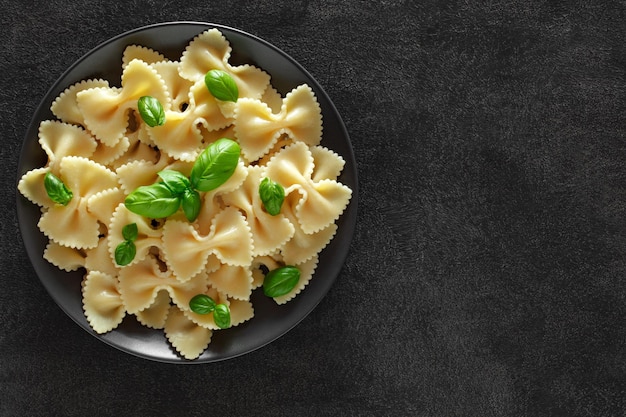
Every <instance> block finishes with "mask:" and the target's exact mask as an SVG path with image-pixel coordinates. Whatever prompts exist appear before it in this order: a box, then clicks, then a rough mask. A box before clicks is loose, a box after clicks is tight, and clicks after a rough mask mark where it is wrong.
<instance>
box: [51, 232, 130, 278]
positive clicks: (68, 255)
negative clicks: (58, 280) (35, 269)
mask: <svg viewBox="0 0 626 417" xmlns="http://www.w3.org/2000/svg"><path fill="white" fill-rule="evenodd" d="M107 239H108V238H107V237H106V236H104V237H101V238H100V242H99V243H98V245H97V246H96V247H94V248H91V249H76V248H70V247H67V246H62V245H59V244H58V243H56V242H52V241H51V242H48V244H47V245H46V249H45V250H44V253H43V257H44V259H45V260H46V261H48V262H50V263H51V264H52V265H54V266H56V267H57V268H59V269H62V270H64V271H68V272H69V271H76V270H78V269H79V268H85V270H86V271H87V273H89V272H94V271H97V272H102V273H104V274H107V275H111V276H113V277H117V273H118V271H119V269H118V267H117V265H115V264H114V262H113V261H112V259H111V257H110V256H109V249H108V244H107Z"/></svg>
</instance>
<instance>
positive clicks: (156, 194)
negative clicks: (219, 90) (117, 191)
mask: <svg viewBox="0 0 626 417" xmlns="http://www.w3.org/2000/svg"><path fill="white" fill-rule="evenodd" d="M240 151H241V149H240V148H239V145H238V144H237V142H235V141H233V140H231V139H226V138H222V139H218V140H217V141H215V142H213V143H212V144H210V145H209V146H207V147H206V149H204V150H203V151H202V153H201V154H200V156H199V157H198V159H196V162H194V164H193V167H192V169H191V175H190V178H187V177H186V176H185V175H183V174H182V173H180V172H178V171H174V170H171V169H166V170H163V171H161V172H159V173H158V174H157V175H158V176H159V177H160V178H161V180H162V181H161V182H157V183H154V184H152V185H143V186H141V187H139V188H137V189H136V190H135V191H133V192H132V193H130V194H129V195H128V196H127V197H126V199H125V200H124V204H125V205H126V208H127V209H128V210H130V211H132V212H133V213H136V214H139V215H140V216H145V217H149V218H153V219H160V218H165V217H169V216H171V215H172V214H174V213H176V211H178V209H179V208H181V206H182V209H183V212H184V213H185V217H187V220H189V221H190V222H193V221H194V220H196V218H197V217H198V215H199V214H200V209H201V199H200V194H199V192H198V191H202V192H205V191H211V190H213V189H215V188H217V187H219V186H220V185H222V184H223V183H225V182H226V181H227V180H228V179H229V178H230V177H231V176H232V175H233V173H234V172H235V169H237V164H238V163H239V153H240Z"/></svg>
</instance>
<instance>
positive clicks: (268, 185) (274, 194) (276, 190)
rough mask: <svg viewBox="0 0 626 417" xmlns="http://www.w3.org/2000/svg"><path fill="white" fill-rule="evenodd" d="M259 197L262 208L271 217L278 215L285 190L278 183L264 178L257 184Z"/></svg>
mask: <svg viewBox="0 0 626 417" xmlns="http://www.w3.org/2000/svg"><path fill="white" fill-rule="evenodd" d="M259 196H260V197H261V201H262V202H263V207H265V211H267V212H268V213H269V214H271V215H272V216H276V215H277V214H278V213H280V207H281V206H282V205H283V201H285V189H284V188H283V186H282V185H280V184H279V183H277V182H275V181H272V180H271V179H269V178H264V179H263V181H261V184H259Z"/></svg>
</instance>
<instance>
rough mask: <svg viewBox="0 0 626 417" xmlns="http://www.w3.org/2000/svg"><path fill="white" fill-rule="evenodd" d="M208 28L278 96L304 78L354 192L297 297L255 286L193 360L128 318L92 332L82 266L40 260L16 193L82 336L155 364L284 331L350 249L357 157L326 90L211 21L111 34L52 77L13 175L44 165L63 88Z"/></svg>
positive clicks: (242, 347) (209, 354) (47, 274)
mask: <svg viewBox="0 0 626 417" xmlns="http://www.w3.org/2000/svg"><path fill="white" fill-rule="evenodd" d="M211 28H217V29H218V30H220V31H221V32H222V34H223V35H224V36H225V37H226V38H227V39H228V41H229V42H230V44H231V46H232V49H233V53H232V57H231V60H230V62H231V63H234V64H240V63H250V64H253V65H256V66H258V67H260V68H262V69H263V70H265V71H266V72H268V73H269V74H270V75H271V77H272V85H273V86H274V87H275V88H276V89H277V90H278V91H279V92H280V93H281V94H283V95H284V94H286V93H287V92H289V91H290V90H291V89H293V88H295V87H296V86H298V85H300V84H303V83H307V84H308V85H309V86H310V87H311V88H312V89H313V90H314V92H315V94H316V96H317V99H318V101H319V103H320V106H321V108H322V115H323V122H324V129H323V138H322V145H324V146H326V147H328V148H330V149H332V150H334V151H335V152H337V153H338V154H339V155H341V156H342V157H343V158H344V159H345V160H346V166H345V168H344V170H343V172H342V174H341V176H340V178H339V181H340V182H342V183H343V184H345V185H347V186H348V187H350V188H351V189H352V190H353V194H352V199H351V201H350V204H349V205H348V207H347V209H346V211H345V212H344V213H343V215H342V216H341V217H340V219H339V220H338V222H337V224H338V226H339V228H338V231H337V234H336V236H335V238H334V239H333V241H332V242H331V243H330V244H329V245H328V246H327V247H326V248H325V249H324V250H323V251H322V253H321V254H320V259H319V264H318V267H317V270H316V272H315V275H314V277H313V279H312V280H311V282H310V283H309V285H308V286H307V288H305V290H304V291H302V293H300V294H299V295H298V296H297V297H296V298H295V299H293V300H292V301H290V302H288V303H287V304H285V305H282V306H278V305H276V304H275V303H274V301H273V300H271V299H269V298H267V297H265V296H263V295H262V294H261V293H260V292H259V291H258V290H257V291H255V292H254V293H253V295H252V298H251V301H252V303H253V306H254V309H255V316H254V318H253V319H251V320H250V321H248V322H246V323H244V324H242V325H240V326H237V327H234V328H231V329H228V330H220V331H217V332H214V333H213V338H212V340H211V344H210V345H209V347H208V349H207V350H206V351H205V352H204V353H203V354H202V355H201V356H200V357H198V358H197V359H195V360H193V361H189V360H186V359H184V358H182V357H181V356H180V355H178V354H177V352H176V351H175V350H174V348H172V347H171V345H170V344H169V343H168V341H167V339H166V338H165V334H164V333H163V330H152V329H149V328H147V327H144V326H142V325H140V324H139V323H138V322H137V320H136V319H135V317H134V316H127V317H126V318H125V319H124V321H123V322H122V323H121V324H120V325H119V327H118V328H117V329H115V330H113V331H111V332H109V333H106V334H103V335H98V334H96V333H95V332H94V331H93V330H92V329H91V327H90V326H89V324H88V323H87V320H86V319H85V316H84V314H83V309H82V297H81V286H80V283H81V280H82V277H83V274H84V271H83V270H79V271H76V272H72V273H67V272H64V271H61V270H59V269H57V268H56V267H54V266H53V265H51V264H49V263H48V262H47V261H45V260H44V259H43V252H44V249H45V247H46V244H47V238H46V237H45V236H44V235H43V234H42V233H41V232H40V231H39V229H38V228H37V222H38V220H39V217H40V211H39V208H38V206H36V205H35V204H32V203H30V202H29V201H28V200H27V199H26V198H24V197H23V196H22V195H21V194H20V193H19V192H18V193H17V215H18V220H19V226H20V230H21V233H22V238H23V240H24V245H25V248H26V252H27V253H28V257H29V258H30V260H31V262H32V264H33V267H34V269H35V271H36V272H37V275H38V276H39V279H40V280H41V282H42V284H43V285H44V287H45V288H46V290H47V291H48V292H49V293H50V295H51V296H52V298H53V299H54V300H55V301H56V303H57V304H58V305H59V306H60V307H61V308H62V309H63V310H64V311H65V312H66V313H67V315H68V316H70V317H71V318H72V319H73V320H74V321H75V322H76V323H78V324H79V325H80V326H81V327H82V328H84V329H85V330H86V331H87V332H88V333H90V334H92V335H93V336H95V337H97V338H98V339H100V340H102V341H103V342H105V343H108V344H109V345H111V346H114V347H116V348H118V349H120V350H122V351H124V352H127V353H130V354H133V355H136V356H139V357H143V358H146V359H151V360H156V361H161V362H171V363H206V362H214V361H219V360H224V359H228V358H233V357H236V356H239V355H242V354H244V353H247V352H250V351H252V350H255V349H257V348H259V347H262V346H264V345H266V344H267V343H270V342H272V341H273V340H275V339H277V338H278V337H280V336H282V335H283V334H285V333H286V332H288V331H289V330H290V329H292V328H293V327H294V326H295V325H297V324H298V323H299V322H300V321H301V320H302V319H304V318H305V317H306V316H307V315H308V314H309V313H310V312H311V311H312V310H313V309H314V308H315V306H316V305H317V304H318V303H319V302H320V301H321V300H322V298H324V296H325V295H326V293H327V292H328V290H329V289H330V288H331V286H332V284H333V283H334V281H335V280H336V278H337V276H338V275H339V272H340V270H341V268H342V266H343V263H344V261H345V259H346V256H347V254H348V249H349V246H350V241H351V240H352V235H353V233H354V229H355V224H356V213H357V172H356V162H355V159H354V154H353V151H352V145H351V143H350V139H349V137H348V132H347V130H346V128H345V125H344V124H343V122H342V120H341V117H340V115H339V113H338V112H337V109H336V108H335V106H334V105H333V103H332V102H331V101H330V98H329V97H328V95H327V94H326V93H325V92H324V90H323V89H322V87H321V86H320V85H319V83H318V82H317V81H315V80H314V79H313V77H312V76H311V75H310V74H309V73H308V72H307V71H306V70H305V69H304V68H303V67H302V66H301V65H299V64H298V63H297V62H296V61H294V60H293V59H292V58H291V57H290V56H288V55H287V54H285V53H284V52H282V51H281V50H279V49H278V48H276V47H275V46H273V45H271V44H269V43H268V42H266V41H264V40H262V39H259V38H257V37H255V36H253V35H250V34H248V33H245V32H242V31H240V30H237V29H233V28H229V27H225V26H221V25H215V24H209V23H200V22H171V23H162V24H157V25H151V26H146V27H142V28H139V29H136V30H132V31H130V32H126V33H124V34H121V35H119V36H117V37H115V38H113V39H110V40H109V41H107V42H104V43H102V44H101V45H99V46H98V47H96V48H95V49H93V50H92V51H90V52H89V53H87V54H86V55H84V56H83V57H82V58H80V59H79V60H78V61H77V62H76V63H74V64H73V65H72V66H71V67H70V68H69V69H68V70H67V71H66V72H65V73H64V74H63V75H62V76H61V77H60V78H59V79H58V80H57V82H56V83H55V84H54V86H53V87H52V88H51V89H50V90H49V91H48V93H47V95H46V96H45V97H44V98H43V100H42V102H41V104H40V105H39V107H38V109H37V111H36V113H35V115H34V117H33V119H32V122H31V124H30V126H29V128H28V131H27V133H26V138H25V141H24V144H23V147H22V153H21V155H20V161H19V167H18V180H19V178H21V176H22V175H23V174H24V173H26V172H27V171H29V170H31V169H34V168H37V167H41V166H44V165H45V163H46V155H45V153H44V152H43V151H42V149H41V148H40V146H39V143H38V137H37V133H38V128H39V123H40V122H41V121H42V120H48V119H55V117H54V115H53V114H52V113H51V111H50V105H51V104H52V101H53V100H54V99H55V98H56V97H57V96H58V95H59V94H60V93H61V92H62V91H64V90H65V89H66V88H67V87H69V86H70V85H72V84H75V83H76V82H79V81H81V80H85V79H90V78H104V79H107V80H109V82H110V83H111V85H118V86H119V83H120V77H121V73H122V53H123V51H124V49H125V48H126V46H128V45H130V44H139V45H142V46H146V47H149V48H152V49H155V50H156V51H158V52H161V53H163V54H164V55H165V56H166V57H168V58H169V59H171V60H178V59H179V58H180V56H181V54H182V52H183V50H184V48H185V47H186V46H187V44H188V43H189V42H190V41H191V40H192V39H193V38H194V37H195V36H196V35H198V34H200V33H202V32H203V31H205V30H207V29H211ZM320 331H321V330H320Z"/></svg>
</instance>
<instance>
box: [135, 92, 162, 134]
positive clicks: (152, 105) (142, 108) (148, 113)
mask: <svg viewBox="0 0 626 417" xmlns="http://www.w3.org/2000/svg"><path fill="white" fill-rule="evenodd" d="M137 109H138V110H139V114H140V115H141V118H142V119H143V121H144V122H146V124H147V125H148V126H150V127H155V126H162V125H164V124H165V110H163V106H162V105H161V102H160V101H159V100H157V99H156V98H154V97H152V96H142V97H140V98H139V100H138V101H137Z"/></svg>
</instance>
